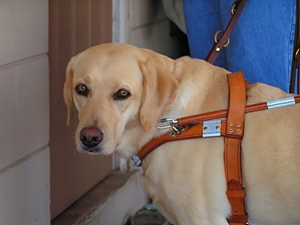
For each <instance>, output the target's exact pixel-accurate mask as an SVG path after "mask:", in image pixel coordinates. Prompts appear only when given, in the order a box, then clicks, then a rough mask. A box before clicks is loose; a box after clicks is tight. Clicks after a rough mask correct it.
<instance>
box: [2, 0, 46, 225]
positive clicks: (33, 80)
mask: <svg viewBox="0 0 300 225" xmlns="http://www.w3.org/2000/svg"><path fill="white" fill-rule="evenodd" d="M47 52H48V1H47V0H22V1H20V0H0V143H1V147H0V224H3V225H6V224H7V225H9V224H22V225H34V224H36V225H40V224H45V225H46V224H49V223H50V213H49V204H50V194H49V187H50V183H49V175H50V174H49V171H50V169H49V148H48V142H49V82H48V57H47V55H46V53H47Z"/></svg>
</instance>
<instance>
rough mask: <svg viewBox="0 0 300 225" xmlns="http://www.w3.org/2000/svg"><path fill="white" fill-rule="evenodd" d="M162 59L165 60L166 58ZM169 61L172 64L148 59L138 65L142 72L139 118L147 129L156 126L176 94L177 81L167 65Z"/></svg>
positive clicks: (149, 129)
mask: <svg viewBox="0 0 300 225" xmlns="http://www.w3.org/2000/svg"><path fill="white" fill-rule="evenodd" d="M162 60H166V58H163V59H162ZM167 60H171V59H167ZM170 63H171V64H174V62H170V61H168V62H167V63H164V62H163V61H159V59H148V61H146V62H141V63H140V65H139V66H140V69H141V71H142V73H143V98H142V105H141V109H140V120H141V123H142V126H143V127H144V128H145V129H146V130H148V131H151V130H153V129H154V128H155V127H156V125H157V122H158V120H159V119H160V118H161V116H163V114H164V113H166V111H167V110H168V109H169V108H170V106H171V104H172V102H173V101H174V99H175V97H176V95H177V91H178V87H179V83H178V81H177V80H176V78H175V77H174V76H173V74H172V71H171V69H170V68H169V67H168V66H167V64H169V65H170ZM172 67H174V65H172Z"/></svg>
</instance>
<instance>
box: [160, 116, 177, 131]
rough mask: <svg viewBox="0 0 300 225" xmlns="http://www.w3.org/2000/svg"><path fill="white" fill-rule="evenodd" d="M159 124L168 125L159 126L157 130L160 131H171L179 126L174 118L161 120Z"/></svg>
mask: <svg viewBox="0 0 300 225" xmlns="http://www.w3.org/2000/svg"><path fill="white" fill-rule="evenodd" d="M159 123H162V124H164V123H168V125H157V129H159V130H164V129H169V128H172V127H174V126H176V125H178V121H177V120H176V119H172V118H163V119H161V120H159Z"/></svg>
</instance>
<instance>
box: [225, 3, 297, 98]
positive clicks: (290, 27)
mask: <svg viewBox="0 0 300 225" xmlns="http://www.w3.org/2000/svg"><path fill="white" fill-rule="evenodd" d="M222 2H223V4H222V5H221V8H222V18H223V21H224V20H226V19H225V18H227V17H228V8H229V9H230V7H231V4H232V3H231V2H232V1H222ZM295 7H296V6H295V1H290V0H285V1H260V0H251V1H247V3H246V5H245V7H244V10H243V12H242V14H241V16H240V18H239V21H238V23H237V25H236V27H235V29H234V31H233V33H232V35H231V38H230V40H231V42H230V45H229V46H228V47H227V48H226V59H227V69H228V70H230V71H232V72H235V71H238V70H243V71H244V73H245V77H246V79H248V80H249V81H250V83H254V82H263V83H266V84H269V85H273V86H277V87H279V88H281V89H282V90H284V91H287V92H288V91H289V84H290V73H291V64H292V54H293V44H294V32H295V12H296V8H295ZM225 8H226V10H225Z"/></svg>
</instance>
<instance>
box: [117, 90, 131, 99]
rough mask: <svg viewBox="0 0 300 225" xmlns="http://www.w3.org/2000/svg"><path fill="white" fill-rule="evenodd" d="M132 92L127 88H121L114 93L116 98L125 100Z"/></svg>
mask: <svg viewBox="0 0 300 225" xmlns="http://www.w3.org/2000/svg"><path fill="white" fill-rule="evenodd" d="M130 95H131V94H130V92H129V91H127V90H126V89H120V90H118V92H117V93H115V94H114V95H113V98H114V100H125V99H127V98H128V97H129V96H130Z"/></svg>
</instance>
